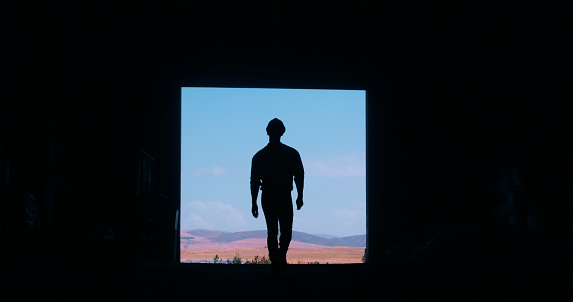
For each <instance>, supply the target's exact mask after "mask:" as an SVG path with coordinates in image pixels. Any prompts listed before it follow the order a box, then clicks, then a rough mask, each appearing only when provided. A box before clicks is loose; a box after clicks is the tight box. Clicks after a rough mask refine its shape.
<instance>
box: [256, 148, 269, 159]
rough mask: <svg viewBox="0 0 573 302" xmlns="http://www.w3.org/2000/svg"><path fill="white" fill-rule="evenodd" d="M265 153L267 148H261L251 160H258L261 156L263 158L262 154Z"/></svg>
mask: <svg viewBox="0 0 573 302" xmlns="http://www.w3.org/2000/svg"><path fill="white" fill-rule="evenodd" d="M266 152H267V146H265V147H264V148H262V149H261V150H259V151H257V153H255V155H253V159H255V158H259V157H261V156H264V154H265V153H266Z"/></svg>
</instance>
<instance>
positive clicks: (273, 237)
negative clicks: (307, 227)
mask: <svg viewBox="0 0 573 302" xmlns="http://www.w3.org/2000/svg"><path fill="white" fill-rule="evenodd" d="M270 197H271V196H268V194H265V193H264V192H263V195H262V196H261V204H262V206H263V212H264V214H265V221H266V223H267V248H268V249H269V259H270V260H271V262H272V261H274V262H276V261H277V260H278V252H279V243H278V240H277V237H278V235H279V225H278V224H279V218H278V216H277V211H276V209H274V207H273V206H272V205H273V203H272V202H273V200H269V198H270Z"/></svg>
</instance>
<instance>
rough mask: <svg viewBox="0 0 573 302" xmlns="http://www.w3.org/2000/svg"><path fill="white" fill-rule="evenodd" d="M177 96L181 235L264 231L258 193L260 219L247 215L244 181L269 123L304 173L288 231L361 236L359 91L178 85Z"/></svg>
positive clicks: (362, 164)
mask: <svg viewBox="0 0 573 302" xmlns="http://www.w3.org/2000/svg"><path fill="white" fill-rule="evenodd" d="M181 96H182V101H181V229H182V230H189V229H196V228H204V229H213V230H220V231H229V232H237V231H250V230H262V229H265V228H266V225H265V220H264V216H262V208H260V194H259V200H258V204H259V208H260V211H261V215H260V216H259V218H258V219H255V218H253V217H252V216H251V212H250V211H251V195H250V187H249V177H250V169H251V160H252V157H253V155H254V154H255V153H256V152H257V151H259V150H260V149H262V148H263V147H264V146H266V144H267V143H268V136H267V134H266V132H265V128H266V126H267V124H268V122H269V121H270V120H271V119H273V118H275V117H276V118H279V119H280V120H282V121H283V123H284V124H285V127H286V132H285V134H284V135H283V137H282V139H281V141H282V143H284V144H286V145H289V146H291V147H293V148H295V149H297V150H298V151H299V153H300V155H301V158H302V162H303V165H304V169H305V187H304V203H305V204H304V207H303V208H302V209H301V210H300V211H296V209H295V211H294V214H295V216H294V222H293V229H294V230H295V231H302V232H307V233H311V234H330V235H336V236H351V235H360V234H365V233H366V151H365V150H366V120H365V119H366V108H365V106H366V93H365V91H363V90H309V89H251V88H191V87H184V88H182V89H181ZM296 195H297V193H296V189H294V190H293V192H292V196H293V201H294V200H295V199H296Z"/></svg>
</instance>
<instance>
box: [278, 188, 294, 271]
mask: <svg viewBox="0 0 573 302" xmlns="http://www.w3.org/2000/svg"><path fill="white" fill-rule="evenodd" d="M282 205H283V206H282V207H281V209H280V211H279V215H278V217H279V219H278V220H279V224H280V228H281V237H280V248H279V251H278V253H279V257H280V260H281V263H282V264H283V265H286V254H287V251H288V248H289V245H290V242H291V240H292V221H293V216H294V213H293V209H292V199H291V196H290V192H289V194H288V196H285V200H284V203H283V204H282Z"/></svg>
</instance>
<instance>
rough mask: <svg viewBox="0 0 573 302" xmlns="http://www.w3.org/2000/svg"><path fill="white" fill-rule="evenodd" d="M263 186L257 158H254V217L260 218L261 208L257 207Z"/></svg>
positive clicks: (252, 190) (252, 164) (252, 176)
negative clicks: (260, 188)
mask: <svg viewBox="0 0 573 302" xmlns="http://www.w3.org/2000/svg"><path fill="white" fill-rule="evenodd" d="M260 186H261V176H260V173H259V172H258V165H257V164H256V162H255V158H254V157H253V161H252V163H251V199H252V205H251V213H252V214H253V217H255V218H257V217H259V207H258V206H257V197H258V196H259V187H260Z"/></svg>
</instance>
